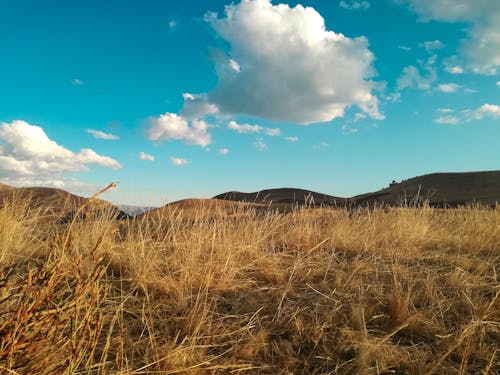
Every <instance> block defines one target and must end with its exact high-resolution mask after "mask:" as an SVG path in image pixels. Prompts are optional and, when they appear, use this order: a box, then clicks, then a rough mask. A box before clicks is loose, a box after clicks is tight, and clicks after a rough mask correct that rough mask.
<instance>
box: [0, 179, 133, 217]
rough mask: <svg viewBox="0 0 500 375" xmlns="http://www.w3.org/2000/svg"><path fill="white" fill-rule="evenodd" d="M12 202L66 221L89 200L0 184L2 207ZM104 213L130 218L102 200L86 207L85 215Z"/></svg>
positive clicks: (43, 190)
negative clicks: (20, 203)
mask: <svg viewBox="0 0 500 375" xmlns="http://www.w3.org/2000/svg"><path fill="white" fill-rule="evenodd" d="M12 200H15V201H17V202H23V203H24V204H26V205H27V206H28V207H29V208H30V209H35V210H36V209H40V210H41V211H42V212H43V216H45V217H48V218H55V219H58V220H63V221H66V220H69V219H71V218H72V215H73V213H74V212H76V210H77V209H78V208H79V207H81V206H82V205H83V204H84V203H85V202H86V201H87V198H83V197H80V196H78V195H75V194H71V193H68V192H67V191H64V190H61V189H57V188H48V187H22V188H15V187H11V186H8V185H4V184H0V207H2V206H4V205H5V204H6V203H7V202H9V201H12ZM103 213H106V215H109V216H110V217H116V218H118V219H124V218H126V217H128V215H127V214H126V213H124V212H123V211H121V210H119V209H118V208H116V207H115V206H113V205H112V204H111V203H108V202H106V201H104V200H101V199H96V200H94V201H93V202H91V203H90V204H89V206H88V207H86V209H85V212H84V215H88V214H91V215H97V216H99V215H101V214H103Z"/></svg>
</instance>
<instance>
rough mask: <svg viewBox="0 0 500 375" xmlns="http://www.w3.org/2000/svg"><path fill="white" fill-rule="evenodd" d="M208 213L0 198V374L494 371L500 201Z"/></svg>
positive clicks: (498, 360) (497, 365)
mask: <svg viewBox="0 0 500 375" xmlns="http://www.w3.org/2000/svg"><path fill="white" fill-rule="evenodd" d="M204 210H205V211H204ZM207 210H211V211H207ZM213 210H214V207H210V208H206V207H205V208H202V207H200V208H199V210H196V209H192V210H190V211H189V214H186V212H185V211H183V210H181V209H179V210H171V211H169V212H163V214H162V215H161V216H160V215H158V216H156V217H149V218H148V217H147V215H146V216H143V217H142V218H140V219H135V220H129V221H120V222H118V221H115V220H112V219H111V218H106V217H100V218H98V219H95V220H93V219H86V220H83V221H75V222H73V223H71V224H67V225H66V224H65V225H61V224H56V223H55V222H52V221H50V220H49V221H48V220H47V219H46V218H44V215H43V211H42V210H41V209H40V208H38V209H29V208H28V207H26V206H24V205H23V204H22V203H21V202H10V203H9V202H6V203H5V204H4V205H3V207H2V208H1V209H0V372H1V373H6V374H62V373H81V374H107V373H120V374H153V373H154V374H177V373H180V374H182V373H188V374H208V373H224V374H229V373H235V374H243V373H249V374H256V373H257V374H327V373H331V374H336V373H337V374H498V373H500V349H499V347H500V346H499V343H500V297H499V294H500V280H499V275H498V273H499V272H500V210H491V209H490V210H486V209H481V208H479V207H468V208H459V209H450V210H439V209H432V208H428V207H423V208H387V209H382V208H380V209H374V210H368V209H356V210H343V209H305V210H297V211H295V212H292V213H289V214H286V215H284V214H279V213H278V212H270V211H268V212H264V211H257V210H255V209H253V208H251V207H250V208H249V207H241V208H239V209H238V210H236V211H235V212H232V214H231V215H219V214H213V212H212V211H213Z"/></svg>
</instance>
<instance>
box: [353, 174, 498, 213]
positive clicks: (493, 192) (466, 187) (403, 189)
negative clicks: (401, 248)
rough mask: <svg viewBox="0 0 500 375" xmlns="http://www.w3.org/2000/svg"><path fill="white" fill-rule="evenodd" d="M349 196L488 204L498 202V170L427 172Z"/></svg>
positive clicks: (368, 200)
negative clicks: (370, 191) (374, 190)
mask: <svg viewBox="0 0 500 375" xmlns="http://www.w3.org/2000/svg"><path fill="white" fill-rule="evenodd" d="M351 200H352V202H353V203H354V204H355V205H367V204H368V205H371V204H387V205H396V204H401V203H403V204H404V202H408V203H415V202H422V201H427V202H428V203H429V204H430V205H431V206H436V207H446V206H452V207H453V206H457V205H464V204H468V203H481V204H484V205H490V206H491V205H495V204H496V203H497V202H500V171H485V172H463V173H432V174H426V175H423V176H418V177H414V178H410V179H408V180H404V181H401V182H399V183H394V184H391V186H389V187H387V188H384V189H381V190H379V191H376V192H373V193H368V194H362V195H358V196H355V197H352V198H351Z"/></svg>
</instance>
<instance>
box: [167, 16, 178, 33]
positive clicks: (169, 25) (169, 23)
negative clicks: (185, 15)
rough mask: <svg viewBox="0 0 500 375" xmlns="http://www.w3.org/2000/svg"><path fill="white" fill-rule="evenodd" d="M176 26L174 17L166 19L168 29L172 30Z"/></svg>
mask: <svg viewBox="0 0 500 375" xmlns="http://www.w3.org/2000/svg"><path fill="white" fill-rule="evenodd" d="M177 26H178V22H177V20H176V19H174V18H171V19H169V20H168V28H169V30H173V29H175V28H176V27H177Z"/></svg>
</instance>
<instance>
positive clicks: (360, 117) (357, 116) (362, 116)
mask: <svg viewBox="0 0 500 375" xmlns="http://www.w3.org/2000/svg"><path fill="white" fill-rule="evenodd" d="M365 118H366V115H365V114H363V113H356V114H355V115H354V122H358V121H359V120H364V119H365Z"/></svg>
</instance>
